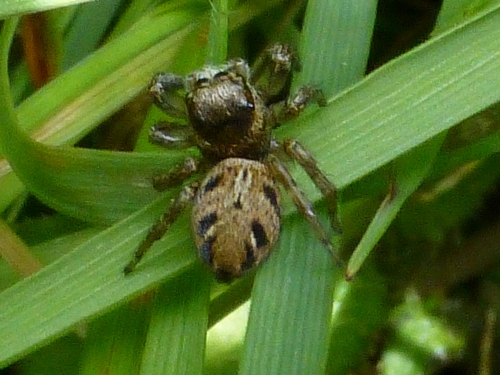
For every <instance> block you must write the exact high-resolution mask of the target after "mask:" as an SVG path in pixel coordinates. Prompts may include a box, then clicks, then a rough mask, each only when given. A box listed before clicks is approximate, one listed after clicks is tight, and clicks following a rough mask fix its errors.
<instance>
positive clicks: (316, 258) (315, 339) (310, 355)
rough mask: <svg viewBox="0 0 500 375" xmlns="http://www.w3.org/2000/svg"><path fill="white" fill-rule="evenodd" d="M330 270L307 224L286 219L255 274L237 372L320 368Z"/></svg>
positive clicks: (330, 289)
mask: <svg viewBox="0 0 500 375" xmlns="http://www.w3.org/2000/svg"><path fill="white" fill-rule="evenodd" d="M335 271H337V272H341V271H340V269H339V268H336V267H335V266H334V265H333V262H332V260H331V257H330V255H329V254H328V252H327V251H326V250H325V249H324V247H323V246H322V245H321V243H320V242H319V240H318V239H317V238H316V237H315V235H314V233H313V232H312V231H311V230H310V228H309V225H308V224H307V223H306V222H305V221H304V220H303V219H302V218H301V217H295V218H294V220H289V221H287V222H286V226H285V229H284V232H283V233H282V237H281V241H280V244H279V247H278V248H277V249H275V250H274V253H273V254H272V256H271V257H270V259H269V261H268V262H266V264H265V265H264V266H262V268H260V269H259V270H258V272H257V277H256V278H255V284H254V288H253V291H252V306H251V310H250V318H249V321H248V328H247V335H246V340H245V348H244V354H243V360H242V363H241V366H240V372H239V374H240V375H247V374H251V375H260V374H266V375H274V374H276V375H281V374H288V375H294V374H297V375H298V374H301V375H302V374H309V375H315V374H322V373H323V372H324V366H325V363H326V356H327V349H328V345H327V343H328V336H329V327H330V318H331V309H332V304H333V285H334V283H333V278H334V275H335V274H336V272H335Z"/></svg>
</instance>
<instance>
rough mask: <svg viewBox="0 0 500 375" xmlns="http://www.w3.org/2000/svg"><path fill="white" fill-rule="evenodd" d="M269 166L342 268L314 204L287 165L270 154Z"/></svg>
mask: <svg viewBox="0 0 500 375" xmlns="http://www.w3.org/2000/svg"><path fill="white" fill-rule="evenodd" d="M268 166H269V168H270V170H271V173H272V174H273V176H274V177H275V178H276V180H278V181H279V182H280V183H281V184H282V185H283V187H284V188H285V190H286V191H287V192H288V194H289V195H290V197H291V198H292V201H293V203H294V204H295V206H296V207H297V210H298V211H299V213H300V214H301V215H302V216H304V217H305V218H306V220H307V221H308V222H309V224H310V225H311V227H312V228H313V230H314V232H315V233H316V235H317V236H318V238H319V239H320V241H321V243H323V245H324V246H325V247H326V248H327V249H328V251H329V252H330V254H331V256H332V258H333V260H334V261H335V263H336V264H337V265H338V266H342V260H341V259H340V258H339V257H338V255H337V254H336V253H335V251H334V250H333V245H332V243H331V242H330V240H329V238H328V235H327V233H326V231H325V230H324V229H323V227H322V226H321V223H320V222H319V220H318V216H317V215H316V213H315V212H314V208H313V205H312V203H311V202H310V201H309V199H307V197H306V196H305V195H304V193H303V192H302V191H301V190H300V189H299V187H298V186H297V184H296V183H295V180H294V179H293V177H292V175H291V174H290V172H289V171H288V168H287V167H286V165H285V164H284V163H283V162H282V161H281V160H280V159H278V158H277V157H276V156H274V155H272V154H270V155H269V158H268Z"/></svg>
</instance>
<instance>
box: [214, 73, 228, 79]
mask: <svg viewBox="0 0 500 375" xmlns="http://www.w3.org/2000/svg"><path fill="white" fill-rule="evenodd" d="M223 77H227V72H226V71H220V72H217V73H216V74H215V75H214V79H221V78H223Z"/></svg>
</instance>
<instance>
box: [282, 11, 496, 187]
mask: <svg viewBox="0 0 500 375" xmlns="http://www.w3.org/2000/svg"><path fill="white" fill-rule="evenodd" d="M499 23H500V8H499V7H498V6H497V7H495V8H494V9H493V10H490V11H488V12H486V13H484V14H482V15H481V16H479V17H477V18H474V19H473V20H471V21H470V22H468V23H466V24H464V25H460V26H458V27H456V28H454V29H453V30H451V31H450V32H448V33H445V34H442V35H441V36H439V37H436V38H434V39H432V40H430V41H429V42H427V43H425V44H422V45H421V46H420V47H418V48H416V49H414V50H412V51H411V52H409V53H407V54H405V55H403V56H401V57H400V58H397V59H395V60H393V61H392V62H390V63H389V64H387V65H385V66H383V67H382V68H380V69H378V70H376V71H375V72H373V73H372V74H370V75H369V76H368V77H367V78H366V79H364V80H363V81H361V82H360V83H359V84H358V85H356V86H355V87H353V88H351V89H349V90H348V91H347V92H345V93H344V94H342V95H340V96H339V97H337V98H335V99H334V100H332V101H331V102H330V104H329V105H328V106H327V107H325V108H323V109H321V110H318V111H315V112H314V113H311V114H310V115H309V116H306V117H304V118H301V119H300V120H298V121H295V122H294V124H290V125H287V126H283V127H281V128H280V129H278V131H277V133H278V136H287V137H290V136H291V137H293V136H296V135H298V134H300V137H299V139H300V140H301V142H302V143H303V144H304V145H305V146H306V147H307V148H310V149H314V150H315V152H314V154H315V156H317V158H318V159H319V160H318V161H319V164H320V167H321V168H322V169H323V170H325V171H327V173H328V175H329V177H330V178H331V180H332V181H334V182H335V183H336V184H337V186H339V187H344V186H346V185H347V184H349V183H352V182H353V181H355V180H357V179H360V178H361V177H363V176H365V175H367V174H368V173H370V172H371V171H373V170H375V169H376V168H379V167H380V166H382V165H384V164H386V163H388V162H389V161H390V160H393V159H395V158H397V157H398V156H400V155H402V154H403V153H405V152H407V151H408V150H410V149H411V148H413V147H416V146H417V145H419V144H421V143H423V142H424V141H425V140H427V139H430V138H432V137H434V136H435V135H437V134H439V133H440V132H442V131H444V130H446V129H448V128H450V127H451V126H453V125H454V124H456V123H458V122H459V121H462V120H463V119H465V118H467V117H469V116H471V115H472V114H474V113H476V112H478V111H481V110H482V109H484V108H486V107H488V106H489V105H491V104H492V103H495V102H497V101H499V100H500V86H499V85H497V84H496V80H495V79H492V77H496V76H498V75H499V74H500V58H499V57H500V28H498V24H499ZM299 121H300V124H301V125H300V126H299V125H298V124H299ZM299 180H300V179H299ZM307 193H310V194H315V195H313V196H316V197H317V196H319V194H318V193H316V192H314V191H313V189H310V190H308V191H307Z"/></svg>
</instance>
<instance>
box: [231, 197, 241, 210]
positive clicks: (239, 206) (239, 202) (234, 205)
mask: <svg viewBox="0 0 500 375" xmlns="http://www.w3.org/2000/svg"><path fill="white" fill-rule="evenodd" d="M233 207H234V208H236V209H237V210H241V209H242V208H243V205H242V204H241V193H238V198H237V199H236V201H235V202H234V203H233Z"/></svg>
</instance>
